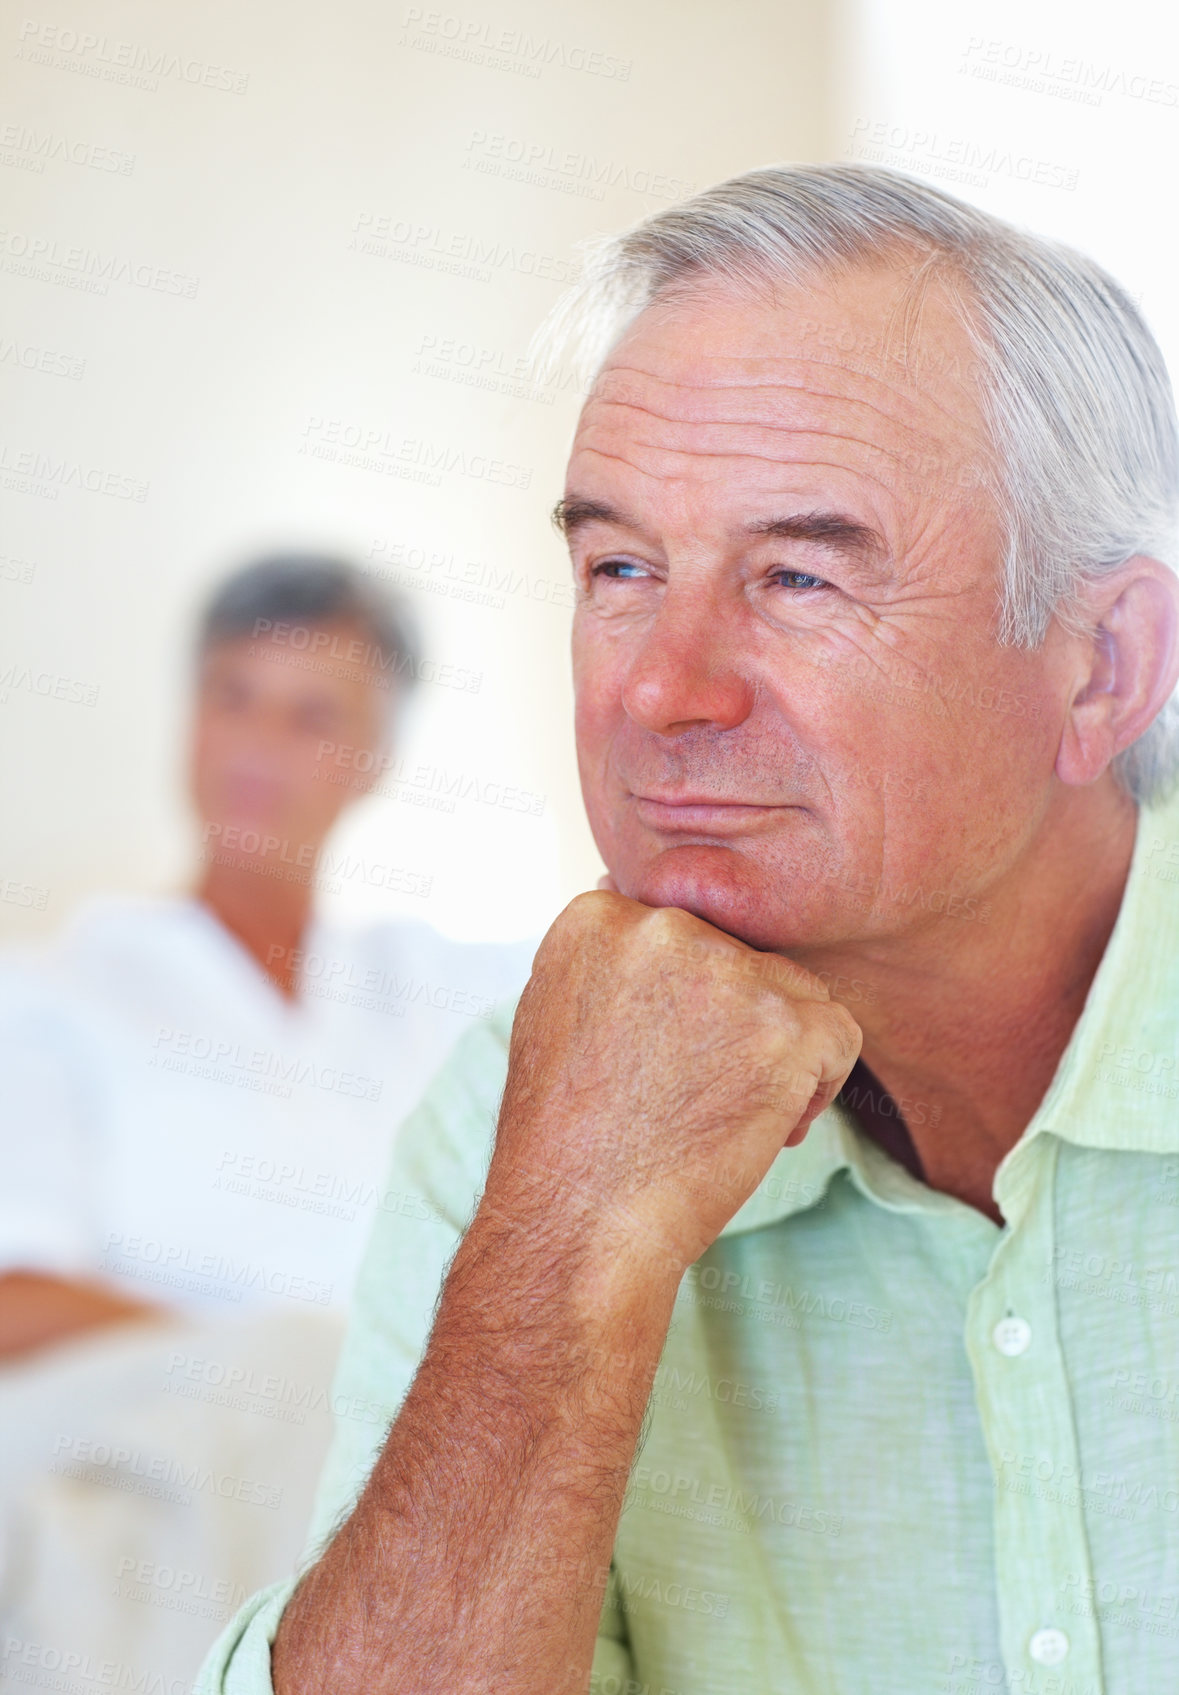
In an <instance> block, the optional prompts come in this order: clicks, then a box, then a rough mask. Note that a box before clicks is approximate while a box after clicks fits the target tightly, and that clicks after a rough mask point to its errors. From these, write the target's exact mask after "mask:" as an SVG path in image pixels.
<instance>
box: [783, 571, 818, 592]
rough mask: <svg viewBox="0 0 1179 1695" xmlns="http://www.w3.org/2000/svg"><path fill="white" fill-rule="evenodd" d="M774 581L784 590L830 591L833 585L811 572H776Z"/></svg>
mask: <svg viewBox="0 0 1179 1695" xmlns="http://www.w3.org/2000/svg"><path fill="white" fill-rule="evenodd" d="M772 581H773V582H775V583H779V584H780V585H781V586H782V588H784V589H829V588H830V587H831V584H830V583H828V582H826V581H825V580H824V579H823V578H822V577H814V576H812V575H811V573H810V572H809V571H775V572H774V575H773V578H772Z"/></svg>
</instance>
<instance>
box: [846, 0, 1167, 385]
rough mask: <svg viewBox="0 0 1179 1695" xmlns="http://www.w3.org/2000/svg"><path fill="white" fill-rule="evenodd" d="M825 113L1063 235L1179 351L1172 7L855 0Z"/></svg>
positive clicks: (850, 138)
mask: <svg viewBox="0 0 1179 1695" xmlns="http://www.w3.org/2000/svg"><path fill="white" fill-rule="evenodd" d="M840 56H841V60H842V63H843V72H842V75H841V76H840V78H839V88H840V98H839V111H838V113H837V116H836V125H837V129H838V132H839V143H838V146H839V151H840V153H841V155H842V156H843V157H845V158H848V159H863V160H866V161H873V162H875V163H877V164H887V165H893V166H895V167H897V168H898V169H900V170H905V171H910V172H912V173H913V174H914V175H916V176H920V177H925V178H927V179H928V180H929V181H931V182H934V183H936V184H938V186H940V187H943V188H946V189H947V190H949V192H950V193H952V194H957V195H959V196H960V197H961V198H962V199H964V200H969V201H971V202H972V203H973V204H975V205H978V206H982V207H985V208H986V209H987V210H988V211H991V212H995V213H997V214H998V215H999V216H1000V217H1005V218H1010V219H1012V220H1013V221H1014V222H1017V223H1021V224H1025V225H1027V226H1029V227H1031V228H1034V229H1036V230H1039V231H1040V232H1041V233H1043V234H1045V235H1052V236H1055V237H1057V238H1058V239H1060V240H1062V241H1067V242H1070V243H1071V244H1072V245H1073V246H1076V247H1080V248H1082V249H1084V250H1085V251H1086V252H1088V253H1090V254H1091V255H1092V256H1093V257H1094V258H1095V259H1097V260H1098V262H1099V263H1101V264H1103V265H1105V267H1106V268H1107V269H1108V270H1110V271H1112V273H1113V274H1114V276H1116V277H1117V278H1118V279H1119V281H1120V282H1122V283H1123V284H1124V285H1125V286H1126V288H1127V289H1128V290H1129V291H1130V293H1131V294H1133V295H1134V296H1135V297H1136V298H1137V300H1138V302H1139V304H1140V306H1141V307H1142V309H1143V311H1144V312H1145V313H1146V316H1147V318H1148V320H1149V322H1150V323H1151V325H1152V327H1153V329H1154V331H1155V334H1156V335H1157V336H1158V338H1159V340H1160V342H1161V343H1162V346H1163V350H1164V352H1165V353H1166V355H1167V357H1168V360H1169V362H1170V364H1171V368H1172V370H1174V369H1176V367H1177V366H1179V291H1177V290H1176V288H1175V265H1176V260H1177V258H1179V235H1177V229H1176V215H1175V172H1176V166H1177V164H1179V11H1176V9H1175V8H1174V7H1173V6H1166V5H1160V4H1156V3H1155V0H1122V3H1120V4H1117V5H1111V4H1109V0H1101V3H1100V4H1097V3H1095V0H1069V3H1068V4H1064V3H1063V0H955V3H954V4H952V5H947V4H945V0H851V10H850V15H849V19H848V26H847V30H846V34H845V36H844V41H843V48H842V52H841V55H840Z"/></svg>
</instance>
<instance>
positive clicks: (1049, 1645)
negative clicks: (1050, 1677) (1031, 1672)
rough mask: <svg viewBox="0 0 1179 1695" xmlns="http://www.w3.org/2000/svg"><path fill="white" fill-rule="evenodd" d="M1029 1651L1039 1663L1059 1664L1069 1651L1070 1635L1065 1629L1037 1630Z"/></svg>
mask: <svg viewBox="0 0 1179 1695" xmlns="http://www.w3.org/2000/svg"><path fill="white" fill-rule="evenodd" d="M1028 1653H1029V1654H1030V1655H1031V1656H1032V1659H1033V1660H1035V1662H1036V1664H1037V1665H1041V1666H1058V1665H1059V1664H1060V1662H1061V1660H1063V1659H1064V1657H1065V1655H1066V1654H1067V1653H1068V1637H1067V1636H1066V1635H1065V1634H1064V1631H1063V1630H1053V1629H1052V1628H1051V1627H1049V1629H1047V1630H1037V1632H1036V1634H1035V1635H1034V1636H1033V1637H1032V1639H1031V1641H1030V1642H1029V1643H1028Z"/></svg>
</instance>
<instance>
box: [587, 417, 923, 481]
mask: <svg viewBox="0 0 1179 1695" xmlns="http://www.w3.org/2000/svg"><path fill="white" fill-rule="evenodd" d="M602 432H605V433H606V435H607V436H610V435H613V434H615V433H616V432H615V431H614V430H613V429H612V428H611V426H610V425H609V424H608V423H606V422H602V423H599V424H592V423H591V424H587V425H586V427H585V429H584V430H583V432H582V433H581V437H580V440H579V442H578V448H579V450H588V451H591V452H592V451H594V449H593V447H592V443H593V441H594V440H595V439H596V438H597V437H598V436H599V435H600V434H601V433H602ZM739 433H741V434H743V435H744V437H745V438H746V439H745V440H744V441H742V442H735V441H734V437H735V436H737V435H738V434H739ZM694 435H695V439H694V441H693V442H688V443H670V442H667V441H659V440H656V439H652V438H650V437H646V436H640V435H636V434H635V433H634V432H633V431H630V430H628V431H627V432H626V440H627V443H628V445H629V446H631V447H634V448H636V449H643V450H645V451H647V452H649V453H667V454H673V455H675V454H678V455H680V456H682V457H684V458H688V459H697V458H704V459H764V460H767V461H769V462H770V463H774V464H782V465H790V464H795V463H798V461H797V460H795V459H794V458H793V457H789V456H786V457H778V456H777V455H775V454H773V453H770V452H768V451H765V450H764V449H765V443H764V441H763V439H762V438H764V437H765V436H769V438H770V440H771V441H775V440H784V439H788V440H789V441H790V442H791V444H792V445H793V444H797V443H800V442H803V441H820V442H832V441H838V442H843V443H844V444H845V445H846V446H848V447H849V448H851V449H858V450H860V451H862V452H863V453H865V454H871V455H874V456H876V457H877V458H882V459H885V460H887V461H889V463H890V464H893V465H899V466H901V467H902V468H904V467H905V465H906V458H907V456H906V455H905V453H904V452H903V451H901V450H899V449H897V448H890V447H886V446H884V445H883V444H881V443H880V442H875V441H866V440H864V439H863V437H860V436H849V435H847V434H846V433H845V432H843V431H842V430H829V429H822V428H820V427H817V426H813V425H788V424H779V425H774V424H765V423H756V424H747V423H741V424H725V425H721V426H720V427H719V429H717V428H714V427H713V426H711V425H708V424H700V425H697V426H696V427H695V432H694ZM806 463H808V464H810V463H812V461H811V460H810V459H809V458H808V459H807V460H806ZM814 463H830V462H829V461H814ZM838 468H839V469H842V470H845V471H846V470H852V469H855V470H856V471H857V472H858V470H859V467H858V466H856V467H852V466H850V465H847V464H844V465H843V466H840V467H838Z"/></svg>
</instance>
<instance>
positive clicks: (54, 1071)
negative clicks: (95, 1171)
mask: <svg viewBox="0 0 1179 1695" xmlns="http://www.w3.org/2000/svg"><path fill="white" fill-rule="evenodd" d="M92 1071H93V1068H92V1066H91V1065H90V1063H89V1058H88V1054H87V1043H86V1041H85V1038H84V1036H83V1033H82V1031H81V1029H80V1027H79V1026H78V1025H77V1023H76V1021H75V1020H74V1019H73V1018H72V1017H71V1016H70V1014H69V1013H68V1011H67V1010H66V1009H65V1007H63V1006H59V1005H57V1004H55V1001H54V997H53V996H52V994H51V993H50V992H48V990H47V988H46V986H45V985H44V984H42V982H41V981H40V979H39V976H38V974H37V973H36V972H35V971H34V970H33V969H31V968H30V969H29V970H28V971H27V972H26V971H23V970H19V969H16V968H14V967H13V966H11V965H7V964H6V965H5V966H4V968H3V969H2V970H0V1162H2V1167H3V1171H4V1181H3V1184H0V1275H3V1274H4V1273H5V1272H12V1271H43V1272H54V1273H58V1274H62V1275H64V1274H69V1273H75V1274H79V1275H85V1274H87V1273H89V1272H92V1271H93V1269H94V1257H95V1249H94V1228H93V1220H92V1218H91V1215H90V1209H89V1205H88V1201H87V1196H88V1194H89V1192H90V1188H91V1185H90V1184H89V1183H88V1181H87V1174H88V1172H89V1170H90V1166H91V1161H92V1159H93V1156H94V1147H93V1141H94V1137H95V1135H96V1134H97V1123H96V1118H95V1114H94V1112H93V1111H92V1110H91V1106H92V1105H93V1102H92V1100H90V1096H91V1095H92V1093H93V1090H94V1088H96V1087H97V1082H96V1079H95V1077H94V1076H93V1075H92ZM88 1078H89V1088H88V1082H87V1079H88ZM88 1103H89V1104H88Z"/></svg>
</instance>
